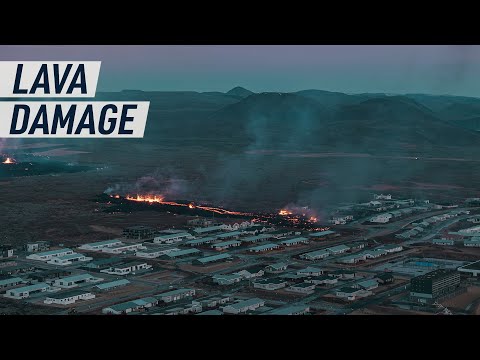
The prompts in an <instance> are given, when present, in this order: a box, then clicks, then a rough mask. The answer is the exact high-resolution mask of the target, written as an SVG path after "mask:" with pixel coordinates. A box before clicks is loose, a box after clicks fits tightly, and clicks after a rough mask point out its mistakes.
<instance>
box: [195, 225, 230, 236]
mask: <svg viewBox="0 0 480 360" xmlns="http://www.w3.org/2000/svg"><path fill="white" fill-rule="evenodd" d="M226 228H227V227H226V226H225V225H215V226H208V227H201V228H195V229H193V232H194V233H195V234H197V235H204V234H210V233H215V232H219V231H223V230H225V229H226Z"/></svg>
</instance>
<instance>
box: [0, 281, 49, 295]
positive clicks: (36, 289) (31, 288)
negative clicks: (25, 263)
mask: <svg viewBox="0 0 480 360" xmlns="http://www.w3.org/2000/svg"><path fill="white" fill-rule="evenodd" d="M51 290H52V288H51V286H50V285H48V284H46V283H37V284H33V285H28V286H22V287H19V288H15V289H10V290H7V292H6V293H5V297H8V298H12V299H25V298H28V297H30V295H31V294H35V293H40V292H45V291H51Z"/></svg>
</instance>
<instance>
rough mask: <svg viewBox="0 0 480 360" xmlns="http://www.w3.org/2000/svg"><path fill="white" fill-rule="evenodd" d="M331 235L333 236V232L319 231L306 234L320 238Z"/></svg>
mask: <svg viewBox="0 0 480 360" xmlns="http://www.w3.org/2000/svg"><path fill="white" fill-rule="evenodd" d="M331 234H335V231H333V230H325V231H319V232H314V233H310V234H308V236H311V237H322V236H327V235H331Z"/></svg>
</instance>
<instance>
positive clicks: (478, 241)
mask: <svg viewBox="0 0 480 360" xmlns="http://www.w3.org/2000/svg"><path fill="white" fill-rule="evenodd" d="M463 246H467V247H480V238H478V237H473V238H471V239H465V240H464V241H463Z"/></svg>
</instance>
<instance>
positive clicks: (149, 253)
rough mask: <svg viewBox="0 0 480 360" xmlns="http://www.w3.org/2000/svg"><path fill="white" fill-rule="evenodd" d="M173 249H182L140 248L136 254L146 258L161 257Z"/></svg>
mask: <svg viewBox="0 0 480 360" xmlns="http://www.w3.org/2000/svg"><path fill="white" fill-rule="evenodd" d="M172 251H180V249H177V248H169V249H165V248H147V249H145V250H139V251H137V252H136V253H135V256H138V257H140V258H145V259H155V258H157V257H160V256H162V255H165V254H168V253H170V252H172Z"/></svg>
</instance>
